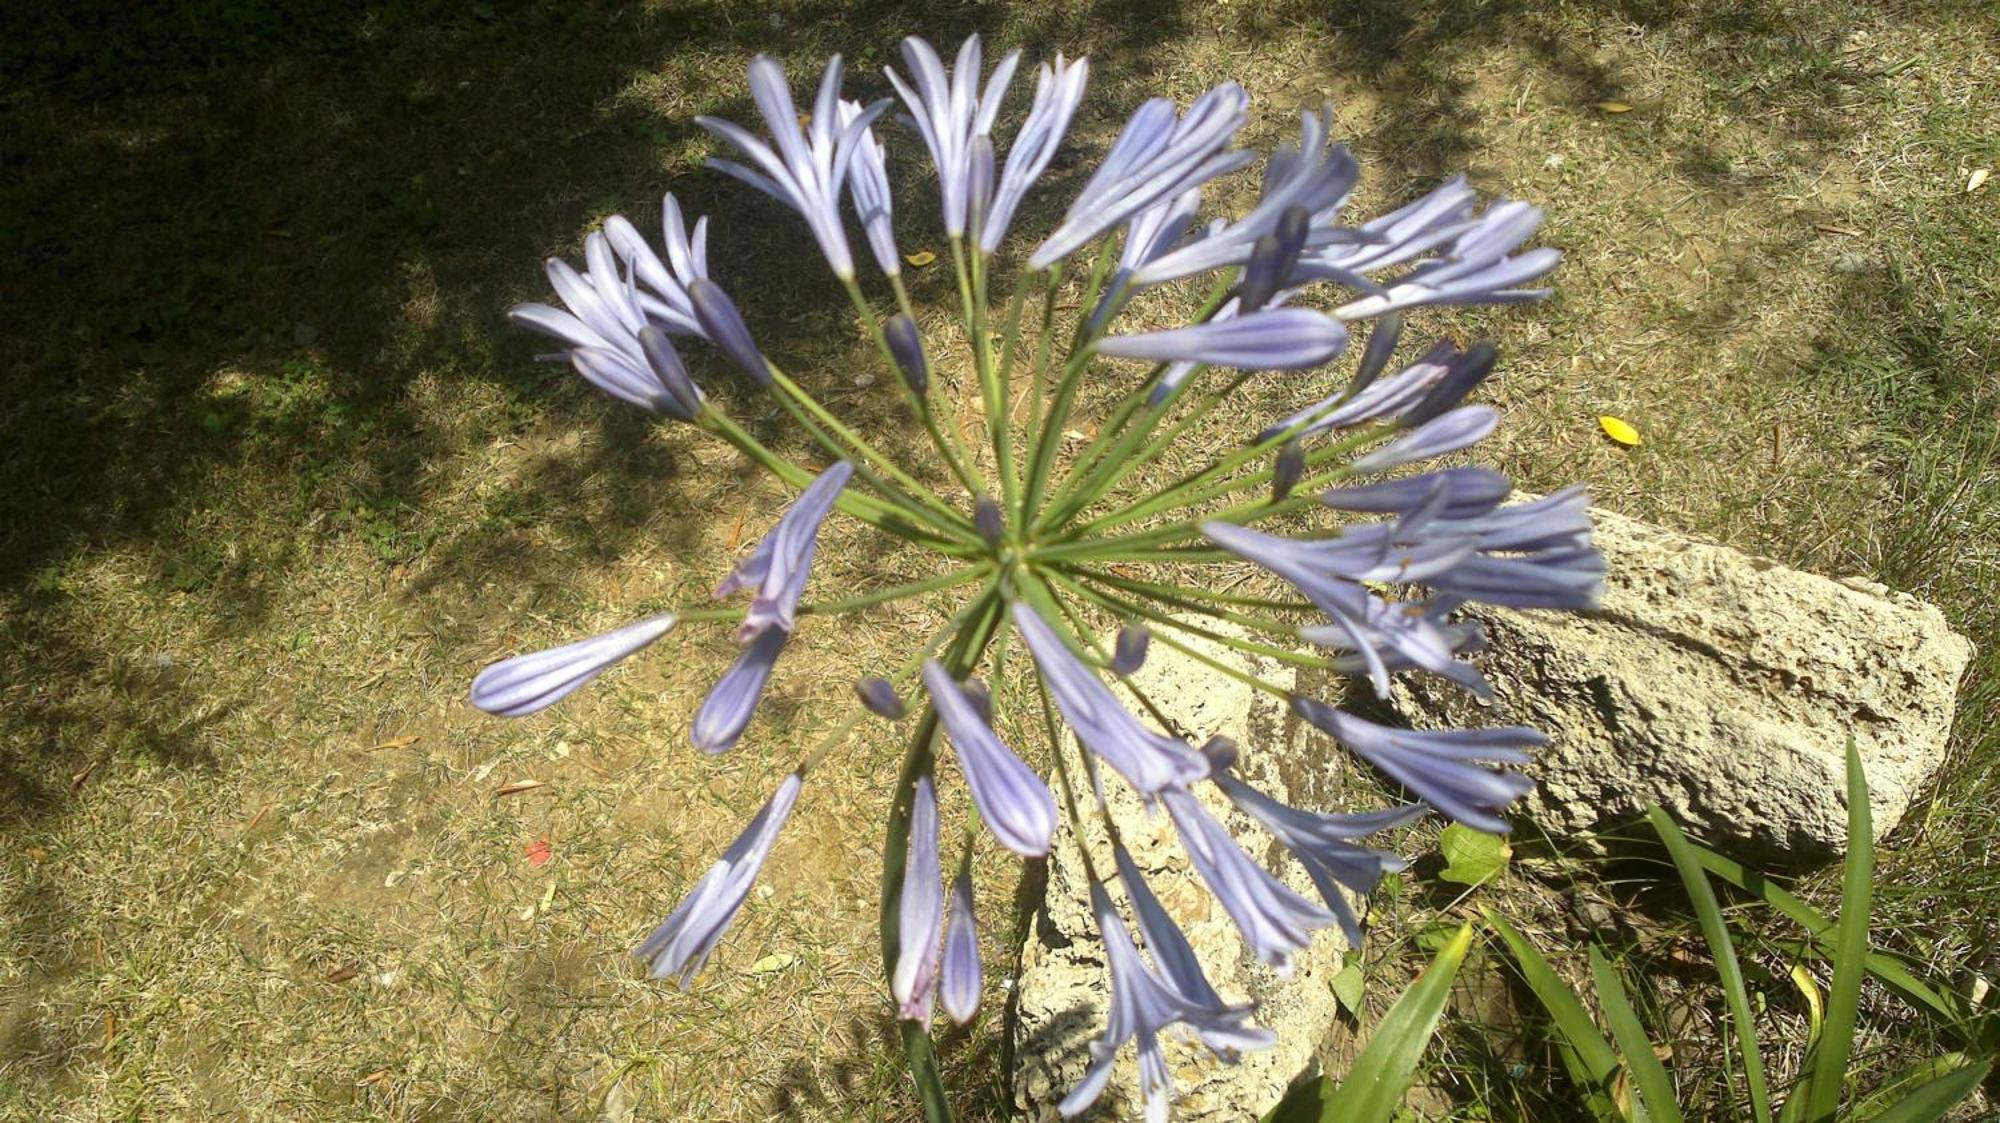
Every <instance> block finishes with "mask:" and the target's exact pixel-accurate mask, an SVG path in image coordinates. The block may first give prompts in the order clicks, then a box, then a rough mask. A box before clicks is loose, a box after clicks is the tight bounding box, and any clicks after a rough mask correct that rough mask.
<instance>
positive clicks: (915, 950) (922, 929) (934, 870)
mask: <svg viewBox="0 0 2000 1123" xmlns="http://www.w3.org/2000/svg"><path fill="white" fill-rule="evenodd" d="M909 847H910V848H909V852H908V858H907V860H906V861H905V862H904V864H903V896H902V905H901V910H900V911H899V912H898V914H897V927H896V967H895V970H893V971H891V972H890V974H889V992H890V993H891V994H893V995H894V996H895V998H896V1009H897V1011H898V1012H899V1013H900V1014H901V1016H902V1017H904V1018H906V1019H908V1020H911V1021H917V1022H928V1021H930V1020H931V996H932V995H933V993H935V991H936V989H937V970H938V953H939V949H940V943H939V940H940V937H941V935H942V932H943V924H944V884H943V877H942V874H940V872H939V869H938V814H937V795H936V793H934V792H933V791H932V790H931V778H930V777H929V776H920V777H918V778H917V790H916V793H915V795H914V797H913V798H912V800H911V802H910V842H909Z"/></svg>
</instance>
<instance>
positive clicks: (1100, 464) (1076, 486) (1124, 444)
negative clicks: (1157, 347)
mask: <svg viewBox="0 0 2000 1123" xmlns="http://www.w3.org/2000/svg"><path fill="white" fill-rule="evenodd" d="M1237 273H1238V271H1237V270H1233V269H1232V270H1230V271H1228V272H1226V273H1224V274H1223V275H1222V276H1221V277H1220V278H1218V279H1217V280H1216V283H1215V286H1214V287H1213V288H1211V289H1210V290H1209V294H1208V299H1207V300H1206V301H1205V302H1203V304H1202V306H1201V308H1200V310H1198V311H1197V312H1196V313H1195V315H1194V318H1193V320H1191V321H1190V323H1191V324H1200V323H1206V322H1207V321H1208V320H1209V318H1210V317H1212V316H1214V315H1215V312H1216V310H1217V309H1219V308H1221V307H1222V304H1223V301H1224V300H1225V299H1227V297H1228V295H1229V291H1230V289H1232V288H1234V287H1235V284H1236V277H1237ZM1111 318H1112V317H1109V316H1107V317H1106V318H1105V322H1106V324H1108V323H1109V322H1110V320H1111ZM1169 365H1171V364H1168V363H1160V364H1158V365H1157V366H1155V367H1154V368H1153V369H1152V371H1151V372H1150V373H1148V374H1147V375H1146V377H1145V378H1144V379H1142V380H1141V381H1140V383H1139V385H1138V387H1137V388H1135V389H1134V390H1133V391H1132V392H1131V393H1130V394H1127V395H1126V396H1125V400H1124V401H1123V402H1120V403H1119V405H1118V408H1117V409H1116V410H1115V411H1114V412H1113V413H1112V415H1111V417H1110V419H1109V420H1107V421H1106V422H1105V423H1104V424H1103V425H1102V426H1101V427H1100V428H1099V429H1098V431H1097V436H1096V437H1095V438H1093V439H1092V440H1091V442H1090V444H1089V445H1087V446H1085V448H1084V450H1083V453H1082V455H1080V456H1078V457H1077V459H1076V463H1075V465H1074V466H1073V467H1072V468H1071V469H1070V473H1069V477H1068V479H1067V480H1066V481H1065V482H1064V485H1063V487H1062V488H1061V489H1060V490H1058V491H1057V493H1056V498H1054V499H1052V500H1050V502H1049V514H1047V515H1046V516H1044V517H1043V518H1042V519H1040V520H1039V525H1041V526H1043V527H1054V526H1060V525H1062V523H1063V521H1064V520H1065V519H1067V518H1069V517H1070V516H1072V515H1074V514H1076V513H1077V512H1078V511H1081V510H1082V509H1084V508H1085V507H1088V506H1089V505H1090V504H1091V503H1092V502H1093V501H1095V500H1096V498H1097V497H1098V496H1099V495H1102V494H1103V493H1104V489H1105V488H1107V487H1110V486H1111V485H1112V484H1114V483H1116V482H1117V481H1118V479H1120V478H1122V477H1123V476H1125V475H1126V474H1127V473H1129V472H1130V471H1131V470H1132V466H1131V465H1130V463H1129V461H1130V459H1131V455H1132V451H1133V449H1134V448H1136V447H1138V446H1139V445H1140V443H1141V442H1144V441H1145V440H1146V438H1147V437H1149V436H1151V435H1152V432H1153V430H1154V429H1155V428H1157V427H1158V426H1159V424H1160V421H1161V419H1162V418H1164V417H1165V416H1166V415H1167V413H1168V411H1170V410H1171V409H1173V407H1174V403H1175V402H1177V401H1179V400H1180V397H1181V395H1182V394H1184V393H1186V392H1187V389H1188V387H1189V386H1191V385H1193V383H1194V379H1195V377H1196V376H1197V375H1199V374H1200V373H1201V372H1202V371H1203V370H1205V369H1207V368H1206V366H1198V367H1196V368H1195V369H1194V371H1193V372H1191V373H1190V374H1189V375H1188V377H1187V379H1185V380H1184V381H1182V383H1181V384H1180V385H1179V386H1177V387H1175V388H1174V390H1173V392H1172V393H1171V394H1169V395H1168V397H1167V399H1166V400H1165V401H1163V402H1161V403H1160V404H1159V405H1158V406H1157V407H1148V406H1146V402H1147V399H1148V398H1150V397H1151V396H1152V393H1153V387H1154V386H1155V385H1156V384H1157V383H1158V382H1159V380H1160V378H1161V377H1162V376H1164V375H1165V374H1166V371H1167V367H1168V366H1169ZM1241 377H1248V376H1247V375H1245V376H1241ZM1239 381H1240V379H1239ZM1142 408H1144V410H1145V416H1144V419H1143V420H1142V422H1141V424H1140V426H1139V428H1138V429H1137V430H1127V429H1126V425H1127V424H1128V423H1129V422H1130V421H1131V419H1132V417H1133V415H1134V414H1136V413H1138V412H1140V410H1141V409H1142ZM1211 408H1212V405H1211ZM1201 412H1202V413H1203V414H1205V413H1206V412H1207V410H1203V411H1201ZM1114 439H1115V440H1117V442H1118V443H1117V445H1116V447H1111V442H1112V441H1113V440H1114ZM1107 448H1109V449H1110V451H1109V452H1107V451H1106V450H1107ZM1149 459H1150V458H1149Z"/></svg>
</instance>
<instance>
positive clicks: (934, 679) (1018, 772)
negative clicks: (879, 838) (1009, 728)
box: [924, 659, 1056, 858]
mask: <svg viewBox="0 0 2000 1123" xmlns="http://www.w3.org/2000/svg"><path fill="white" fill-rule="evenodd" d="M924 687H925V689H927V690H928V691H930V696H931V704H932V705H933V706H936V707H937V712H938V720H939V721H940V722H942V723H943V725H944V731H945V733H946V735H948V736H949V737H950V738H951V744H952V747H953V748H955V749H957V750H958V764H959V769H960V771H962V772H963V773H964V774H965V784H966V787H968V788H970V789H971V791H972V802H973V803H975V804H977V805H978V807H979V817H980V818H981V819H983V820H984V821H985V823H986V829H987V830H989V831H992V832H993V838H994V840H995V841H997V842H999V843H1000V845H1002V846H1004V847H1006V848H1007V849H1009V850H1012V851H1013V852H1014V853H1016V854H1019V855H1021V856H1022V857H1026V858H1039V857H1041V856H1043V855H1044V854H1047V853H1048V852H1049V843H1050V841H1051V840H1052V839H1053V838H1054V837H1055V831H1056V801H1055V796H1053V795H1051V794H1050V793H1049V786H1048V785H1047V784H1045V783H1043V782H1042V778H1041V777H1040V776H1037V775H1036V774H1035V770H1034V769H1032V768H1029V767H1028V765H1027V764H1026V763H1025V762H1024V761H1022V760H1021V758H1020V757H1018V756H1015V755H1014V753H1013V751H1012V750H1010V749H1009V748H1007V746H1006V745H1003V744H1001V743H1000V738H999V737H997V736H995V735H994V732H993V729H992V727H991V726H990V725H989V724H988V720H989V719H987V718H984V717H982V716H981V715H980V713H979V709H978V707H977V706H976V705H975V704H974V702H973V700H972V698H971V697H969V696H968V695H967V693H966V691H965V690H964V689H963V688H961V687H960V686H959V684H958V683H956V682H953V681H952V678H951V674H950V672H948V671H946V670H945V669H944V665H943V664H941V663H939V662H938V661H937V660H935V659H932V660H928V661H926V662H925V663H924Z"/></svg>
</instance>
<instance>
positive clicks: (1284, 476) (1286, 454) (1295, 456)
mask: <svg viewBox="0 0 2000 1123" xmlns="http://www.w3.org/2000/svg"><path fill="white" fill-rule="evenodd" d="M1305 474H1306V450H1305V449H1304V448H1301V447H1300V446H1299V442H1297V441H1286V442H1285V447H1283V448H1281V449H1279V450H1278V462H1277V464H1275V465H1273V466H1272V468H1271V502H1273V503H1281V502H1283V501H1284V499H1285V497H1286V496H1288V495H1290V494H1291V493H1292V489H1293V488H1295V487H1297V486H1299V478H1300V477H1302V476H1304V475H1305Z"/></svg>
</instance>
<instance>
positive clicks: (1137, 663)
mask: <svg viewBox="0 0 2000 1123" xmlns="http://www.w3.org/2000/svg"><path fill="white" fill-rule="evenodd" d="M1152 642H1153V633H1152V632H1150V631H1148V630H1147V628H1146V626H1145V625H1144V624H1127V625H1125V626H1124V627H1122V628H1120V629H1118V641H1117V643H1116V644H1115V645H1113V647H1112V649H1111V673H1112V674H1114V675H1117V676H1119V677H1120V678H1123V677H1125V676H1126V675H1129V674H1131V673H1132V672H1134V671H1136V670H1138V669H1139V668H1140V667H1143V666H1145V665H1146V649H1147V648H1148V647H1150V646H1152Z"/></svg>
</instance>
